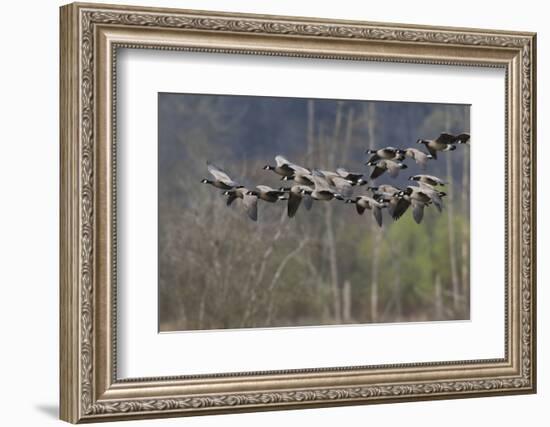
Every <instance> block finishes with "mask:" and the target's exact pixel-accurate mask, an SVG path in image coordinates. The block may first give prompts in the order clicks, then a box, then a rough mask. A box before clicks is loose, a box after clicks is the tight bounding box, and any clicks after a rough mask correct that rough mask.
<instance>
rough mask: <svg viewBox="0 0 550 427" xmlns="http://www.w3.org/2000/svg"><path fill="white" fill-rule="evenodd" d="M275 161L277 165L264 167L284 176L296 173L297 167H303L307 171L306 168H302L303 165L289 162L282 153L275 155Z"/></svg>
mask: <svg viewBox="0 0 550 427" xmlns="http://www.w3.org/2000/svg"><path fill="white" fill-rule="evenodd" d="M275 163H276V166H270V165H265V166H264V169H265V170H270V171H273V172H275V173H276V174H278V175H281V176H282V177H290V176H292V175H294V173H295V172H296V169H303V170H306V171H307V169H306V168H302V167H301V166H298V165H295V164H294V163H291V162H289V161H288V160H287V159H286V158H285V157H283V156H281V155H280V154H279V155H277V156H275Z"/></svg>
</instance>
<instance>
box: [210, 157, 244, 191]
mask: <svg viewBox="0 0 550 427" xmlns="http://www.w3.org/2000/svg"><path fill="white" fill-rule="evenodd" d="M206 167H207V168H208V172H210V174H212V176H213V177H214V178H216V179H217V180H218V181H220V182H223V183H224V184H227V185H229V186H231V187H235V186H236V185H237V183H236V182H235V181H233V180H232V179H231V178H230V177H229V175H227V173H226V172H224V171H223V170H222V169H221V168H219V167H218V166H216V165H215V164H213V163H210V162H206Z"/></svg>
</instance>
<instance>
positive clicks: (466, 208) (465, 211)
mask: <svg viewBox="0 0 550 427" xmlns="http://www.w3.org/2000/svg"><path fill="white" fill-rule="evenodd" d="M464 114H465V120H464V121H465V123H466V122H467V121H468V120H467V119H468V116H467V114H468V113H467V111H465V112H464ZM467 129H469V126H468V127H467ZM462 162H463V165H462V166H463V167H462V217H463V221H462V239H461V240H462V245H461V246H462V247H461V261H462V265H461V267H462V268H461V280H462V284H461V285H462V286H461V294H462V296H463V298H464V301H465V307H464V308H465V309H467V308H468V307H469V306H470V290H469V284H470V200H469V197H468V195H469V194H470V146H468V145H464V147H463V156H462Z"/></svg>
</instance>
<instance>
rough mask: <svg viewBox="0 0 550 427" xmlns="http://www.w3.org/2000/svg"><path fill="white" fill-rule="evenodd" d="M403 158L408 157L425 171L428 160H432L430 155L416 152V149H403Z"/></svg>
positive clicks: (419, 151)
mask: <svg viewBox="0 0 550 427" xmlns="http://www.w3.org/2000/svg"><path fill="white" fill-rule="evenodd" d="M405 157H410V158H411V159H413V160H414V161H415V162H416V164H417V165H419V166H420V167H421V168H422V169H426V164H427V163H428V159H433V158H434V156H432V155H431V154H426V153H424V152H423V151H421V150H417V149H416V148H407V149H405Z"/></svg>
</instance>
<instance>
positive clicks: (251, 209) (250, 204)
mask: <svg viewBox="0 0 550 427" xmlns="http://www.w3.org/2000/svg"><path fill="white" fill-rule="evenodd" d="M243 205H244V207H245V209H246V213H247V214H248V217H249V218H250V219H251V220H252V221H257V220H258V197H256V196H252V195H246V194H245V195H244V196H243Z"/></svg>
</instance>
